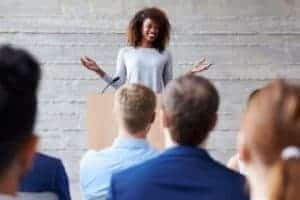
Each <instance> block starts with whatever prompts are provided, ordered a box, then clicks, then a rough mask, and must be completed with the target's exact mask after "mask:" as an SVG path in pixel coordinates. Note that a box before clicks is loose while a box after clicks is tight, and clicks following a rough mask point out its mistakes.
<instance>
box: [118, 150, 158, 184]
mask: <svg viewBox="0 0 300 200" xmlns="http://www.w3.org/2000/svg"><path fill="white" fill-rule="evenodd" d="M157 155H158V154H155V156H154V157H152V158H150V159H148V160H146V161H144V162H142V163H140V164H137V165H134V166H132V167H130V168H128V169H125V170H122V171H120V172H118V173H115V174H113V177H112V179H113V180H117V182H118V183H127V182H138V181H142V180H144V178H145V177H147V176H151V175H150V174H151V171H152V170H154V168H157V167H159V166H160V165H159V164H158V162H159V160H160V156H157Z"/></svg>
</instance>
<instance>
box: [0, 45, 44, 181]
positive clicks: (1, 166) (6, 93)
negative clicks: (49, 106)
mask: <svg viewBox="0 0 300 200" xmlns="http://www.w3.org/2000/svg"><path fill="white" fill-rule="evenodd" d="M39 79H40V67H39V64H38V63H37V61H36V60H35V59H34V58H33V57H32V56H31V55H30V54H28V53H27V52H26V51H24V50H22V49H16V48H13V47H10V46H2V47H0V177H1V175H2V174H3V173H4V172H5V170H6V169H7V168H8V167H9V166H10V164H11V162H13V160H14V159H15V158H16V156H17V154H18V152H19V151H21V146H22V144H23V142H24V141H25V140H26V139H27V138H29V137H31V136H32V134H33V133H32V132H33V125H34V122H35V116H36V107H37V96H36V91H37V88H38V83H39Z"/></svg>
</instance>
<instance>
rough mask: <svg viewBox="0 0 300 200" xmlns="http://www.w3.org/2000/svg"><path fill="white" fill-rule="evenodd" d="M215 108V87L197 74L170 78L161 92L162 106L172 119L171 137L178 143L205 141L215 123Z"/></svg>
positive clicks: (194, 143) (193, 143)
mask: <svg viewBox="0 0 300 200" xmlns="http://www.w3.org/2000/svg"><path fill="white" fill-rule="evenodd" d="M218 107H219V95H218V92H217V89H216V88H215V87H214V86H213V84H212V83H211V82H210V81H209V80H208V79H206V78H203V77H200V76H194V75H186V76H182V77H180V78H177V79H175V80H172V81H171V82H170V83H169V84H168V85H167V87H166V89H165V91H164V92H163V95H162V109H163V110H164V112H165V113H166V115H167V116H168V117H169V118H170V121H171V122H170V126H169V130H170V134H171V137H172V139H173V140H174V141H176V142H177V143H178V144H181V145H189V146H196V145H199V144H201V143H203V142H204V140H205V139H206V138H207V136H208V133H209V131H211V129H212V128H213V126H214V124H215V122H216V114H217V111H218Z"/></svg>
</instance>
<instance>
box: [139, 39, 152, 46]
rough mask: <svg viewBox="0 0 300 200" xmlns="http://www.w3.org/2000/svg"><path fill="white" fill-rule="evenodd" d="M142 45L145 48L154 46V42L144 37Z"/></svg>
mask: <svg viewBox="0 0 300 200" xmlns="http://www.w3.org/2000/svg"><path fill="white" fill-rule="evenodd" d="M140 47H143V48H153V43H151V42H149V41H147V40H144V39H142V41H141V45H140Z"/></svg>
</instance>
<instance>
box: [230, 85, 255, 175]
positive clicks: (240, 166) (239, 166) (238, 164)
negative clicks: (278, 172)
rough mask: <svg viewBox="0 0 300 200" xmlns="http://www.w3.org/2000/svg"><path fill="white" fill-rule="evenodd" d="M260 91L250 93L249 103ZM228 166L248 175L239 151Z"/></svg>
mask: <svg viewBox="0 0 300 200" xmlns="http://www.w3.org/2000/svg"><path fill="white" fill-rule="evenodd" d="M258 91H259V89H256V90H254V91H253V92H251V94H250V95H249V98H248V100H247V105H248V103H249V102H250V100H251V99H252V97H254V95H255V94H256V93H257V92H258ZM227 167H229V168H230V169H232V170H235V171H237V172H239V173H241V174H243V175H247V172H246V170H245V165H244V163H243V162H242V161H241V159H240V155H239V153H238V152H237V153H236V154H235V155H233V156H232V157H231V158H230V159H229V161H228V163H227Z"/></svg>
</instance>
